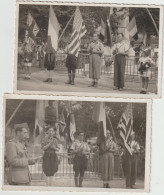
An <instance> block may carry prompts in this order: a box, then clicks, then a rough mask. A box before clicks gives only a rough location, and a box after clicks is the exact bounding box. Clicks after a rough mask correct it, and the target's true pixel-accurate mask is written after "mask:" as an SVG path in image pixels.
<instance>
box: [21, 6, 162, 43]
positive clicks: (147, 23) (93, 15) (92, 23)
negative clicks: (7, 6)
mask: <svg viewBox="0 0 164 195" xmlns="http://www.w3.org/2000/svg"><path fill="white" fill-rule="evenodd" d="M53 8H54V11H55V13H56V16H57V18H58V21H59V23H60V25H61V29H62V30H63V29H64V27H65V26H66V24H67V22H68V21H69V19H70V18H71V16H72V14H73V13H74V11H75V8H76V7H75V6H63V5H57V6H53ZM149 10H150V12H151V14H152V16H153V18H154V19H155V22H156V24H157V26H158V28H159V9H158V8H151V9H149ZM28 11H30V13H31V14H32V16H33V17H34V19H35V21H36V23H37V24H38V26H39V28H40V31H39V33H38V35H37V36H39V37H41V39H42V40H43V41H46V40H47V31H48V20H49V6H48V5H28V4H27V5H23V4H22V5H20V7H19V39H20V40H24V36H25V29H26V22H27V14H28ZM80 11H81V13H82V17H83V20H84V23H85V25H86V28H87V34H86V38H89V37H91V36H92V34H93V32H94V30H95V28H96V27H97V26H98V25H100V21H101V18H102V19H103V20H106V18H107V16H108V14H109V7H93V6H81V7H80ZM129 12H130V19H131V18H132V17H133V16H135V17H136V21H137V27H138V31H139V32H142V31H147V32H148V34H150V33H151V34H156V32H155V29H154V26H153V23H152V21H151V19H150V17H149V15H148V13H147V11H146V9H145V8H129ZM72 24H73V20H72V22H71V23H70V25H69V26H68V29H67V31H66V33H65V34H64V36H63V38H62V41H63V42H67V41H68V40H69V37H70V35H71V32H72Z"/></svg>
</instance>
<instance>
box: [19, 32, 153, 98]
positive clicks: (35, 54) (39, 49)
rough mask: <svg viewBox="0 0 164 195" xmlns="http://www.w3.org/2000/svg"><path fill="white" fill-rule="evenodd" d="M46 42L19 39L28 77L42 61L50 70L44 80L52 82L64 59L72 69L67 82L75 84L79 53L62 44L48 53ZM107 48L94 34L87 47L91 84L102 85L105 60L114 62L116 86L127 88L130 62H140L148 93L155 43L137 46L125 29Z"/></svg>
mask: <svg viewBox="0 0 164 195" xmlns="http://www.w3.org/2000/svg"><path fill="white" fill-rule="evenodd" d="M46 45H47V44H46V43H43V42H42V44H41V45H39V46H35V47H31V46H30V45H29V44H28V43H24V44H22V43H19V47H18V65H19V66H21V67H25V79H30V75H31V67H32V66H33V65H34V64H37V63H38V64H39V67H40V69H41V70H47V73H46V74H48V75H47V79H46V80H44V82H49V83H50V82H52V77H53V70H54V68H55V66H56V65H58V63H59V61H60V64H61V63H62V65H64V64H65V65H66V67H67V70H68V82H66V83H67V84H71V85H74V84H75V82H74V81H75V76H76V69H77V68H78V66H79V64H78V63H79V60H78V57H76V56H75V55H74V54H72V53H71V52H70V51H69V47H68V46H66V47H64V48H63V49H61V48H59V49H58V51H57V52H56V54H54V53H47V51H46V47H47V46H46ZM67 45H69V43H68V44H67ZM105 48H106V46H105V45H103V43H102V41H100V39H99V35H98V34H97V33H95V34H93V41H92V42H91V43H90V44H89V45H88V46H87V48H86V49H85V50H86V54H87V55H89V60H88V62H86V63H85V64H84V67H83V68H84V69H85V65H86V64H89V78H90V79H92V82H91V84H90V85H89V87H98V82H99V79H100V75H101V68H102V64H104V66H106V67H109V66H110V65H111V64H114V87H113V89H114V90H120V91H122V90H123V89H124V88H125V69H126V65H127V64H128V66H132V67H134V66H135V65H136V64H137V69H138V70H137V71H138V72H139V74H140V76H141V78H142V88H141V91H140V93H142V94H146V93H147V90H148V83H149V80H150V77H151V66H152V65H155V63H156V62H155V60H153V59H152V49H151V47H150V46H145V45H144V44H143V43H142V42H141V44H140V45H139V46H137V47H134V42H129V41H128V40H127V39H126V38H125V37H124V34H123V33H118V34H117V42H116V43H114V44H113V46H112V47H111V48H109V47H108V52H106V49H105ZM64 54H65V55H64ZM155 54H156V53H154V55H155ZM60 56H62V57H60ZM156 59H157V56H156ZM138 67H139V68H138Z"/></svg>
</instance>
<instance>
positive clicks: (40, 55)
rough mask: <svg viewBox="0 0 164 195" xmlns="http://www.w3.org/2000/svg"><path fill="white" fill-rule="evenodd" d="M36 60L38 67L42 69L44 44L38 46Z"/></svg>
mask: <svg viewBox="0 0 164 195" xmlns="http://www.w3.org/2000/svg"><path fill="white" fill-rule="evenodd" d="M38 60H39V68H41V70H44V60H45V51H44V45H41V46H39V49H38Z"/></svg>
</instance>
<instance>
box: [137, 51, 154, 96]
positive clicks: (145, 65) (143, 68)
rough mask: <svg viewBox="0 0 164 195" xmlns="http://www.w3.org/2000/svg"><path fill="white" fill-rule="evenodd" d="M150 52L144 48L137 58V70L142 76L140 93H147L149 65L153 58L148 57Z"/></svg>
mask: <svg viewBox="0 0 164 195" xmlns="http://www.w3.org/2000/svg"><path fill="white" fill-rule="evenodd" d="M150 54H151V51H150V49H145V50H144V51H143V52H142V54H141V57H140V58H139V64H140V67H139V69H138V71H139V72H140V76H141V78H142V89H141V91H140V93H141V94H147V89H148V85H149V79H150V77H151V71H150V68H151V65H152V64H154V62H153V60H152V59H151V58H150Z"/></svg>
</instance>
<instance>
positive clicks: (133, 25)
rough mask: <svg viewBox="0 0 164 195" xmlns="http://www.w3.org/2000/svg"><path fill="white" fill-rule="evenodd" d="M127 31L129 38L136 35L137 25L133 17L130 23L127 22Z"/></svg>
mask: <svg viewBox="0 0 164 195" xmlns="http://www.w3.org/2000/svg"><path fill="white" fill-rule="evenodd" d="M127 31H128V32H129V35H130V36H131V37H134V35H136V34H137V24H136V19H135V17H133V18H132V19H131V21H130V22H129V24H128V26H127Z"/></svg>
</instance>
